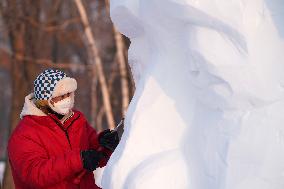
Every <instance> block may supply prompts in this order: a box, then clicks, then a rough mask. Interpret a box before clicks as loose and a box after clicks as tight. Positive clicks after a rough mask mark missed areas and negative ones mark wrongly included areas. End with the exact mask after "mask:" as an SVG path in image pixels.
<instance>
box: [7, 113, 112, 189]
mask: <svg viewBox="0 0 284 189" xmlns="http://www.w3.org/2000/svg"><path fill="white" fill-rule="evenodd" d="M86 149H96V150H99V151H104V152H105V153H107V154H108V156H107V157H106V159H103V160H102V161H101V162H100V167H102V166H104V165H105V164H106V162H107V160H108V158H109V156H110V154H111V152H110V151H108V150H106V149H104V148H103V147H101V146H100V145H99V143H98V135H97V133H96V131H95V130H94V129H93V128H92V127H91V126H90V125H89V124H88V122H87V121H86V119H85V117H84V115H83V114H82V113H80V112H79V111H75V110H74V115H73V116H72V117H70V118H69V119H68V120H66V121H65V122H64V123H63V124H62V123H60V121H59V120H58V119H57V118H56V116H54V115H48V116H37V115H26V116H24V117H23V119H22V120H21V121H20V122H19V125H18V126H17V127H16V129H15V130H14V132H13V133H12V135H11V137H10V139H9V143H8V156H9V160H10V164H11V168H12V174H13V178H14V183H15V186H16V189H31V188H36V189H41V188H47V189H67V188H68V189H73V188H74V189H75V188H82V189H98V188H99V187H98V186H96V184H95V180H94V175H93V173H92V172H87V171H85V170H84V169H83V164H82V162H81V158H80V151H81V150H86Z"/></svg>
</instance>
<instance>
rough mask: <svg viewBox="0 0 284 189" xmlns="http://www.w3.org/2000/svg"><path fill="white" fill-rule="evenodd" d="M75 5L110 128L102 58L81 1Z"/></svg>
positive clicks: (112, 120) (77, 0)
mask: <svg viewBox="0 0 284 189" xmlns="http://www.w3.org/2000/svg"><path fill="white" fill-rule="evenodd" d="M75 3H76V6H77V8H78V11H79V14H80V16H81V19H82V23H83V26H84V34H85V36H86V38H87V40H88V43H89V45H88V46H87V48H90V49H91V50H90V52H92V58H93V59H94V61H92V62H94V64H95V65H96V72H97V74H98V78H99V82H100V85H101V89H102V94H103V102H104V106H105V111H106V116H107V121H108V124H109V128H110V129H114V127H115V122H114V117H113V112H112V107H111V102H110V95H109V92H108V87H107V82H106V78H105V74H104V71H103V66H102V60H101V57H100V55H99V51H98V49H97V47H96V41H95V38H94V36H93V33H92V31H91V27H90V23H89V20H88V17H87V13H86V9H85V8H84V6H83V4H82V1H81V0H75Z"/></svg>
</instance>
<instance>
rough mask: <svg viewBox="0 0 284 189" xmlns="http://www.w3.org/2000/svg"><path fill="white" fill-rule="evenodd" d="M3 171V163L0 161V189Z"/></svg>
mask: <svg viewBox="0 0 284 189" xmlns="http://www.w3.org/2000/svg"><path fill="white" fill-rule="evenodd" d="M4 171H5V162H4V161H0V188H1V186H2V185H1V184H2V183H3V177H4Z"/></svg>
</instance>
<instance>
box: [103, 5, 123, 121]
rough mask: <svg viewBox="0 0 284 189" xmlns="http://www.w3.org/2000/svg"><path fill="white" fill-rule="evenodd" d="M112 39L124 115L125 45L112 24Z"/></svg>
mask: <svg viewBox="0 0 284 189" xmlns="http://www.w3.org/2000/svg"><path fill="white" fill-rule="evenodd" d="M105 2H106V9H107V11H108V12H109V1H108V0H106V1H105ZM113 32H114V39H115V45H116V56H117V62H118V65H119V73H120V82H121V93H122V95H121V96H122V115H123V117H124V116H125V113H126V110H127V108H128V105H129V84H128V79H127V66H126V64H127V62H126V59H125V56H124V49H125V45H124V42H123V37H122V35H121V34H120V33H119V32H118V31H117V29H116V28H115V27H114V26H113Z"/></svg>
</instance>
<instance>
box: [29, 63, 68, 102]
mask: <svg viewBox="0 0 284 189" xmlns="http://www.w3.org/2000/svg"><path fill="white" fill-rule="evenodd" d="M65 77H67V76H66V74H65V73H64V72H62V71H60V70H53V69H47V70H45V71H44V72H42V73H41V74H39V76H37V78H36V80H35V81H34V96H35V99H36V100H49V98H50V97H51V95H52V92H53V90H54V88H55V86H56V83H57V82H58V81H60V80H61V79H63V78H65Z"/></svg>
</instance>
